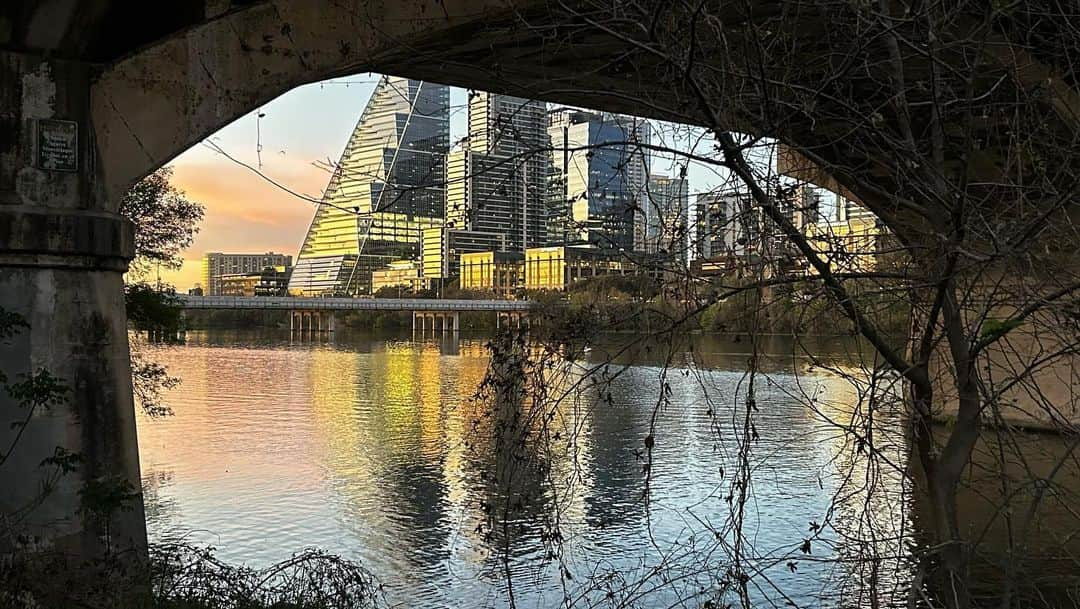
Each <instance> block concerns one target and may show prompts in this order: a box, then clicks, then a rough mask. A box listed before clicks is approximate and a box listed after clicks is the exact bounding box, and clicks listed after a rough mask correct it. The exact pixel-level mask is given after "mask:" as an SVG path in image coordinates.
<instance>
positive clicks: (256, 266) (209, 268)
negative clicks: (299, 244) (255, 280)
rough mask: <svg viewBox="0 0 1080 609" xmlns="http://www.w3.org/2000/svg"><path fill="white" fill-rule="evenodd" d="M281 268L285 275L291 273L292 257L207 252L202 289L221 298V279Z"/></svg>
mask: <svg viewBox="0 0 1080 609" xmlns="http://www.w3.org/2000/svg"><path fill="white" fill-rule="evenodd" d="M277 267H281V268H282V272H283V273H286V274H287V273H289V272H290V271H291V267H292V256H289V255H286V254H276V253H274V252H266V253H265V254H223V253H221V252H207V253H206V254H204V255H203V260H202V288H203V293H204V294H206V295H207V296H221V295H222V293H223V291H222V282H221V278H222V277H224V276H226V275H243V274H247V273H261V272H262V271H264V270H265V269H268V268H277Z"/></svg>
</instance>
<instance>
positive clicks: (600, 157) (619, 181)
mask: <svg viewBox="0 0 1080 609" xmlns="http://www.w3.org/2000/svg"><path fill="white" fill-rule="evenodd" d="M548 135H549V137H550V138H551V149H552V155H551V175H550V182H549V184H550V185H549V198H548V209H549V215H548V241H549V242H550V243H554V244H562V243H573V242H589V243H592V244H595V245H597V246H599V247H602V248H611V249H624V250H626V251H631V250H633V249H635V227H636V226H637V225H638V224H640V223H641V222H642V220H643V218H641V216H642V214H643V212H644V210H645V203H647V200H646V195H647V193H646V187H645V185H646V181H647V180H648V166H649V153H648V151H647V150H646V149H644V148H642V147H641V146H639V145H638V144H639V143H640V144H648V143H649V138H650V131H649V125H648V123H646V122H644V121H641V120H639V119H634V118H631V117H627V116H617V115H612V114H606V113H605V114H600V113H595V112H586V111H582V110H573V109H569V108H564V109H559V110H555V111H553V112H552V113H551V114H550V115H549V119H548ZM637 249H640V247H638V248H637Z"/></svg>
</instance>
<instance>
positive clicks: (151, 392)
mask: <svg viewBox="0 0 1080 609" xmlns="http://www.w3.org/2000/svg"><path fill="white" fill-rule="evenodd" d="M179 385H180V379H179V378H177V377H175V376H170V375H169V370H168V369H167V368H166V367H165V366H163V365H161V364H159V363H157V362H155V361H151V360H148V359H146V358H145V356H143V354H142V353H141V352H140V351H139V350H137V349H132V351H131V389H132V392H133V393H134V394H135V400H136V402H137V403H138V404H139V406H140V407H141V408H142V410H143V412H144V413H146V415H147V416H149V417H151V418H160V417H166V416H169V415H171V414H173V411H172V408H170V407H169V406H168V405H167V404H165V402H164V398H163V396H162V392H163V391H164V390H166V389H172V388H174V387H177V386H179Z"/></svg>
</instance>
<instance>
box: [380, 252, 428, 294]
mask: <svg viewBox="0 0 1080 609" xmlns="http://www.w3.org/2000/svg"><path fill="white" fill-rule="evenodd" d="M421 271H422V269H421V267H420V264H419V263H418V262H416V261H415V260H395V261H394V262H391V263H390V264H389V265H388V266H387V267H386V268H382V269H378V270H375V271H372V272H371V290H372V293H375V292H378V291H379V290H380V289H381V288H401V289H402V290H409V291H413V292H419V291H420V290H426V289H428V288H430V287H431V279H430V278H428V277H424V276H423V274H422V272H421Z"/></svg>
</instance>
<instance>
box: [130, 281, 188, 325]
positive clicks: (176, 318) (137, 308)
mask: <svg viewBox="0 0 1080 609" xmlns="http://www.w3.org/2000/svg"><path fill="white" fill-rule="evenodd" d="M124 299H125V302H126V305H127V315H128V321H129V322H130V323H131V324H132V325H133V326H134V327H135V329H137V330H166V331H173V332H175V331H176V330H178V329H179V328H180V307H179V306H178V304H177V300H176V292H175V291H174V290H173V289H172V288H164V289H161V290H158V289H156V288H154V286H151V285H150V284H148V283H129V284H127V285H125V286H124Z"/></svg>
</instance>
